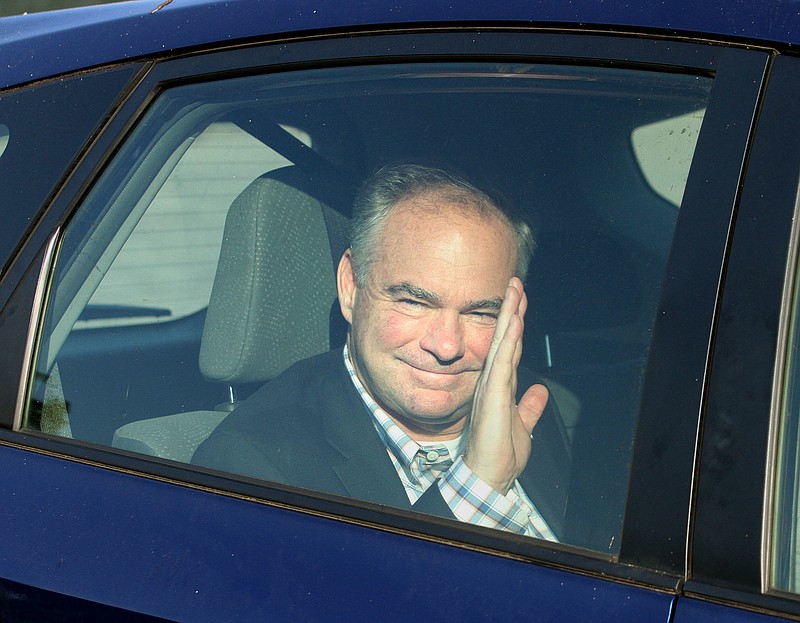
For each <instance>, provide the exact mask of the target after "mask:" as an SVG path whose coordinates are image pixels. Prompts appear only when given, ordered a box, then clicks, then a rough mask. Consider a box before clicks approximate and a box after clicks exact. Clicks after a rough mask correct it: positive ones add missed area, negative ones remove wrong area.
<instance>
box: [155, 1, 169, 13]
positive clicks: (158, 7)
mask: <svg viewBox="0 0 800 623" xmlns="http://www.w3.org/2000/svg"><path fill="white" fill-rule="evenodd" d="M171 3H172V0H164V2H162V3H161V4H159V5H158V6H157V7H156V8H155V9H153V10H152V11H150V15H152V14H153V13H157V12H158V11H160V10H161V9H163V8H164V7H165V6H167V5H168V4H171Z"/></svg>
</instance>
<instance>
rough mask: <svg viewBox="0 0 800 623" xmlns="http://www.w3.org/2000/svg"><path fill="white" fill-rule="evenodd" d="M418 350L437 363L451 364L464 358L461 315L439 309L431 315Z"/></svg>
mask: <svg viewBox="0 0 800 623" xmlns="http://www.w3.org/2000/svg"><path fill="white" fill-rule="evenodd" d="M419 345H420V348H422V350H424V351H427V352H429V353H431V354H432V355H433V356H434V357H436V360H437V361H438V362H439V363H451V362H453V361H457V360H458V359H461V357H463V356H464V329H463V327H462V325H461V314H459V313H458V312H456V311H452V310H445V309H440V310H437V311H436V312H434V313H433V314H432V317H431V319H430V322H429V323H428V326H427V330H426V331H425V335H423V336H422V339H421V340H420V343H419Z"/></svg>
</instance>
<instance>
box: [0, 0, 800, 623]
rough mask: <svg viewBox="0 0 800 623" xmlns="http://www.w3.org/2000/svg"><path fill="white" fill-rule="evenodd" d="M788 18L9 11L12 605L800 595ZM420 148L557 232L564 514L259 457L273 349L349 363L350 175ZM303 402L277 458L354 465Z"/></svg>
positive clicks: (6, 250)
mask: <svg viewBox="0 0 800 623" xmlns="http://www.w3.org/2000/svg"><path fill="white" fill-rule="evenodd" d="M798 44H800V3H798V2H797V1H796V0H764V1H763V2H746V1H744V0H734V1H732V2H729V3H703V2H684V1H683V0H679V1H675V2H667V3H656V4H654V3H650V2H631V3H603V2H595V1H592V0H574V1H573V2H545V1H543V0H533V1H524V2H522V1H510V2H503V3H497V4H491V3H478V2H473V1H466V2H459V3H451V2H439V1H428V2H421V1H416V0H401V1H400V2H397V3H390V2H380V1H375V2H371V3H365V2H347V1H344V0H343V1H339V2H326V1H324V0H323V1H322V2H319V1H318V2H309V1H307V0H292V1H288V0H273V1H269V2H267V1H262V0H228V1H225V2H222V1H219V0H166V1H165V2H160V1H159V0H135V1H131V2H120V3H116V4H110V5H105V6H98V7H86V8H80V9H71V10H64V11H55V12H51V13H39V14H32V15H24V16H19V17H10V18H3V19H0V50H1V51H2V54H1V55H0V59H2V63H0V189H2V227H0V271H1V272H0V344H2V357H0V376H2V379H3V381H2V383H0V473H2V478H1V479H0V516H1V517H2V520H3V522H2V523H3V526H4V530H5V536H4V538H3V544H2V546H1V547H0V620H2V621H39V620H41V621H95V620H96V621H151V620H152V621H158V620H167V621H191V622H201V621H213V622H219V621H260V620H275V621H397V620H415V619H422V618H428V617H432V616H436V617H437V618H439V617H444V618H446V619H448V620H453V621H473V620H491V621H504V620H517V621H523V620H524V621H528V620H530V621H558V622H568V621H576V622H585V621H615V622H619V621H631V622H633V621H635V622H637V623H638V622H641V621H662V622H670V623H686V622H689V621H698V620H702V621H706V620H707V621H726V622H727V621H731V622H742V623H745V622H746V623H751V622H752V623H760V622H764V623H766V622H768V621H776V620H798V619H800V313H798V310H800V289H798V287H797V286H798V282H799V281H798V280H800V273H798V262H800V253H799V252H798V249H800V218H798V210H800V207H799V206H800V200H798V197H800V114H798V111H800V58H798V55H797V45H798ZM409 163H411V164H413V165H414V166H424V167H426V168H428V169H434V168H435V169H436V170H447V171H458V172H459V175H460V176H463V179H468V180H470V184H472V185H474V187H476V188H480V189H481V190H483V191H486V193H488V194H490V195H491V196H492V197H497V198H501V199H498V200H497V201H498V205H499V203H502V204H503V205H504V206H509V209H510V210H513V211H514V214H516V215H517V216H518V217H519V218H520V219H521V220H523V221H524V222H525V223H527V226H528V227H529V229H530V230H531V231H532V232H533V234H534V238H535V250H534V252H533V256H532V260H531V263H530V268H529V270H528V275H527V279H526V280H525V284H524V288H525V291H526V293H527V297H528V312H527V317H526V319H525V327H524V336H523V337H521V338H519V339H520V343H521V344H522V351H521V352H522V354H521V360H520V362H519V383H520V385H523V384H525V385H526V386H527V381H526V379H536V381H537V382H539V383H541V384H543V385H545V386H546V387H547V388H548V390H549V401H548V406H547V408H546V411H545V413H544V415H543V416H542V419H541V420H540V421H539V423H538V424H537V425H536V428H535V429H534V434H533V438H532V439H533V441H532V450H531V457H530V459H529V462H528V466H527V468H526V469H527V470H529V471H531V472H532V474H533V477H534V478H536V479H538V482H539V484H537V485H535V486H536V487H541V491H542V493H541V494H540V493H535V492H538V491H540V489H538V488H537V489H528V487H527V485H525V490H526V491H527V493H528V494H529V497H530V498H531V500H532V501H533V502H532V503H533V504H534V505H536V506H537V507H538V508H539V509H540V510H541V511H542V514H543V516H546V517H547V518H548V519H547V521H548V522H549V524H550V525H549V527H550V528H552V531H545V532H544V533H537V534H535V535H531V534H529V533H527V532H525V531H522V532H520V531H518V530H511V529H507V527H505V526H503V527H496V526H487V525H485V524H480V523H478V524H476V523H475V522H471V521H464V520H463V519H460V518H457V517H458V516H457V515H452V516H451V515H449V514H448V513H447V512H443V513H434V512H428V511H427V510H422V509H423V506H422V505H417V504H415V503H406V501H405V500H400V501H398V499H397V498H393V497H392V496H391V495H389V492H388V488H389V487H386V486H384V485H383V484H381V483H380V482H379V481H378V477H377V476H376V474H375V473H373V472H372V471H371V470H369V469H365V468H364V467H363V464H362V463H359V462H357V461H354V462H352V463H351V464H350V465H349V466H345V465H344V464H343V466H342V467H341V470H340V469H339V468H338V467H337V468H336V470H337V474H338V478H339V480H337V481H336V483H335V486H334V485H329V484H318V482H317V480H315V479H314V478H308V479H302V480H300V479H295V478H292V477H288V476H287V477H285V478H284V477H278V476H274V475H272V474H273V473H272V472H270V471H269V470H267V469H266V468H263V469H262V467H263V466H262V465H261V464H259V460H257V459H253V457H254V456H261V455H258V454H257V453H255V454H254V451H253V447H255V445H256V443H257V440H260V439H267V440H274V439H278V438H279V437H280V438H283V437H286V434H287V433H286V428H285V427H286V426H288V425H291V424H292V422H293V418H294V416H295V415H296V414H295V413H293V412H291V409H288V412H287V409H286V408H284V407H283V406H282V405H283V404H284V402H286V401H285V396H284V392H283V391H277V390H276V389H275V388H280V387H283V385H281V382H282V380H281V379H285V378H286V375H287V374H288V375H292V374H295V375H296V372H293V371H297V370H304V371H305V372H304V374H305V376H303V377H302V378H303V379H304V380H303V383H304V385H302V386H301V387H300V391H299V393H300V394H305V395H308V396H311V395H316V394H319V393H320V392H325V391H327V389H325V388H327V387H328V385H326V384H331V383H334V382H335V380H334V379H333V377H330V376H329V375H326V374H314V373H309V372H308V370H309V368H308V364H307V362H308V361H318V360H319V359H310V358H319V357H323V358H324V357H326V356H328V355H325V353H330V352H333V353H338V352H339V351H340V350H341V349H342V346H343V345H344V344H345V342H346V340H347V339H348V337H347V336H348V331H349V326H348V321H349V320H350V319H349V318H348V317H347V315H346V314H345V315H344V316H343V311H342V310H343V305H342V304H341V296H340V293H341V284H340V283H338V282H337V270H339V271H341V268H340V267H341V264H340V258H342V256H343V254H344V256H345V257H346V258H347V257H349V255H348V254H349V253H350V252H349V251H348V250H347V249H348V248H349V245H350V241H351V239H350V232H351V222H352V218H353V206H354V203H355V202H356V201H357V197H360V196H361V195H360V194H359V193H360V192H363V191H360V190H359V189H363V185H364V183H365V181H366V180H369V179H371V176H372V175H373V174H374V173H375V172H376V171H380V170H385V169H386V167H397V166H399V165H402V166H407V165H408V164H409ZM454 227H455V226H454ZM420 229H422V228H421V227H418V228H417V229H416V230H415V231H411V232H409V233H408V236H409V237H410V238H407V239H406V243H407V244H409V245H416V244H422V241H424V240H425V234H426V232H425V231H419V230H420ZM414 236H417V238H414ZM481 259H482V258H476V262H478V261H479V260H481ZM337 267H339V268H338V269H337ZM402 289H403V290H404V291H405V292H406V295H404V296H411V295H413V296H414V297H418V289H414V288H413V287H412V286H410V285H406V286H404V287H403V288H402ZM409 292H410V293H411V294H410V295H409V294H408V293H409ZM402 304H403V305H409V306H414V307H415V308H416V307H418V306H420V305H422V306H423V307H429V306H433V307H436V306H437V305H438V304H439V302H438V301H437V300H436V299H435V297H428V299H424V300H423V301H422V302H420V301H419V300H412V301H406V300H405V299H403V301H402ZM415 313H416V312H415ZM470 313H472V312H471V311H470ZM479 315H480V316H481V317H480V319H479V321H480V322H484V321H485V318H484V316H486V314H485V313H484V312H481V313H480V314H479ZM489 315H490V316H492V318H490V319H489V322H494V321H495V319H494V317H493V316H496V315H497V314H493V315H492V314H489ZM470 321H472V320H470ZM459 322H460V320H459ZM336 356H337V357H339V358H341V355H340V354H339V355H336ZM339 361H340V359H339ZM337 365H338V364H337ZM304 366H305V367H304ZM313 369H316V368H313ZM531 382H533V381H531ZM367 391H369V390H367ZM300 398H303V396H302V395H301V396H300ZM323 402H324V401H323ZM254 404H257V405H258V404H260V405H265V406H264V408H263V409H261V410H259V408H254V406H253V405H254ZM323 410H324V409H323ZM361 411H363V413H362V412H361ZM243 413H246V414H247V417H248V418H249V419H247V422H249V423H250V424H249V425H250V426H251V428H249V429H248V428H246V427H245V428H240V429H238V430H239V432H240V434H239V436H238V437H236V440H237V441H236V443H235V444H228V445H227V446H224V445H220V444H217V443H215V440H219V438H220V436H221V435H223V434H224V433H222V432H221V431H226V430H230V429H231V427H232V426H233V425H234V423H238V424H236V425H239V424H241V422H243V421H244V417H243V416H242V414H243ZM262 414H263V417H261V415H262ZM355 415H357V416H358V418H360V420H359V421H363V422H369V415H368V413H367V411H366V409H364V410H359V409H356V413H355ZM297 417H299V415H298V416H297ZM320 417H327V415H326V414H322V415H321V416H320ZM278 419H279V420H280V422H283V423H282V424H280V425H279V424H278V422H277V421H276V420H278ZM298 421H299V420H298ZM286 422H288V424H286ZM303 426H305V425H303ZM326 426H329V424H326ZM369 426H371V424H369ZM300 428H301V430H300V435H297V434H295V438H294V439H291V438H290V439H289V441H291V442H293V443H294V445H293V446H291V447H292V448H294V449H293V450H291V451H290V450H286V449H283V450H281V451H282V452H283V455H282V456H280V457H277V456H269V453H266V454H265V455H264V461H265V462H270V464H271V462H272V461H273V460H275V461H283V462H284V463H282V464H286V465H288V466H292V465H295V464H299V465H302V466H304V467H308V466H311V471H312V472H313V471H314V470H316V469H319V470H320V473H321V472H322V470H327V469H330V465H329V462H330V460H332V459H329V457H328V456H327V455H321V454H319V453H318V452H317V451H316V450H314V449H313V446H312V445H311V444H310V441H309V442H308V444H306V440H305V439H302V438H301V439H299V440H298V439H296V437H297V436H303V435H304V434H305V430H304V429H303V428H302V427H300ZM332 429H333V430H331V431H330V432H331V435H337V434H338V435H342V431H341V430H337V429H336V426H335V425H333V426H332ZM368 433H369V436H370V440H369V443H373V442H374V443H377V440H378V439H379V434H378V431H377V430H376V429H374V428H370V429H369V431H368ZM373 433H375V434H374V435H373ZM342 436H343V437H348V436H349V433H347V434H344V435H342ZM290 437H291V435H290ZM350 441H351V440H350V439H345V440H344V441H342V443H350ZM258 443H260V442H258ZM275 443H276V447H278V448H288V447H289V446H281V445H280V444H278V442H277V441H276V442H275ZM365 443H366V442H365ZM529 445H530V444H529ZM251 446H252V447H251ZM275 452H276V453H279V451H278V450H276V451H275ZM434 454H435V453H434ZM383 458H385V459H386V460H387V465H389V463H388V459H389V457H388V456H384V457H383ZM287 473H288V472H287ZM398 473H399V471H398ZM520 478H522V477H521V476H520ZM322 482H323V479H321V478H320V479H319V483H322ZM325 482H326V483H327V481H325ZM436 483H438V481H436ZM433 486H434V487H435V486H438V484H434V485H433ZM398 490H400V489H398ZM392 491H394V489H392ZM534 493H535V495H534ZM401 497H402V496H401Z"/></svg>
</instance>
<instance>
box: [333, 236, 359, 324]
mask: <svg viewBox="0 0 800 623" xmlns="http://www.w3.org/2000/svg"><path fill="white" fill-rule="evenodd" d="M336 289H337V290H338V293H339V307H340V308H341V310H342V316H344V319H345V320H347V323H348V324H353V306H354V305H355V300H356V276H355V273H354V272H353V251H352V250H351V249H349V248H348V249H347V250H346V251H345V252H344V254H343V255H342V259H341V260H339V268H338V270H337V271H336Z"/></svg>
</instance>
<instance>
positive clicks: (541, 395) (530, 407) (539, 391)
mask: <svg viewBox="0 0 800 623" xmlns="http://www.w3.org/2000/svg"><path fill="white" fill-rule="evenodd" d="M549 395H550V394H549V392H548V391H547V388H546V387H545V386H544V385H532V386H531V387H529V388H528V390H527V391H526V392H525V394H524V395H523V396H522V398H521V399H520V401H519V404H518V405H517V410H518V411H519V417H520V420H522V425H523V426H524V427H525V430H527V431H528V434H530V433H532V432H533V427H534V426H536V423H537V422H538V421H539V418H540V417H542V413H543V412H544V408H545V407H546V406H547V399H548V397H549Z"/></svg>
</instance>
